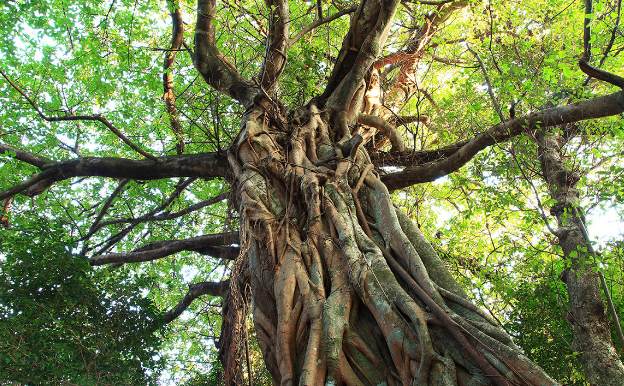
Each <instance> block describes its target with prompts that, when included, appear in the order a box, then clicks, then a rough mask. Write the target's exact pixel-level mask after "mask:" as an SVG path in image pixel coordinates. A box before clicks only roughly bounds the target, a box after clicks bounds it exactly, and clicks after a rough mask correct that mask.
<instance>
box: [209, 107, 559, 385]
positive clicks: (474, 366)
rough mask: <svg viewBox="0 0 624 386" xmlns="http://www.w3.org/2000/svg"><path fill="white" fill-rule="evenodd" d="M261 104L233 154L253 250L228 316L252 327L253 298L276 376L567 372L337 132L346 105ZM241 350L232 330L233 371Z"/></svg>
mask: <svg viewBox="0 0 624 386" xmlns="http://www.w3.org/2000/svg"><path fill="white" fill-rule="evenodd" d="M265 102H266V101H265ZM262 105H265V103H261V104H258V105H256V107H255V108H254V109H253V110H252V111H251V113H250V114H249V115H248V116H247V118H246V121H245V124H244V126H243V128H242V129H241V133H240V135H239V137H238V141H237V142H236V143H235V144H234V145H233V146H232V147H231V149H230V151H229V153H228V158H229V160H230V166H231V168H232V171H233V175H234V185H233V186H234V189H235V192H236V198H235V200H234V204H235V205H236V207H237V208H239V210H240V216H241V219H240V227H241V229H240V235H241V250H242V252H243V256H244V260H239V261H238V263H237V264H238V267H236V268H235V269H234V270H233V272H234V274H233V276H232V280H231V288H230V296H231V297H232V299H237V300H236V301H234V302H230V303H229V305H228V309H227V310H226V314H225V315H226V316H225V319H224V326H227V330H228V331H238V330H241V329H242V328H244V326H243V323H244V320H245V318H244V315H245V312H246V307H247V306H251V310H252V312H253V316H254V322H255V329H256V331H257V334H258V341H259V344H260V347H261V349H262V352H263V355H264V359H265V363H266V365H267V368H268V370H269V371H270V373H271V375H272V377H273V380H274V382H275V383H276V384H279V385H296V384H297V385H319V384H326V385H343V384H346V385H379V384H382V385H383V384H386V385H431V386H442V385H444V386H450V385H556V384H557V383H556V382H555V381H554V380H552V379H551V378H549V377H548V376H547V375H546V374H545V373H544V372H543V371H542V370H541V369H540V368H539V367H538V366H537V365H535V364H533V363H532V362H531V361H529V360H528V359H527V358H526V357H525V356H524V355H523V354H522V352H521V351H520V350H519V349H518V348H517V347H516V346H515V345H514V344H513V343H512V342H511V339H510V338H509V336H507V334H506V333H505V332H504V331H502V329H500V328H499V327H498V326H497V325H496V323H495V322H494V321H492V320H491V319H490V318H489V317H488V316H487V315H485V314H484V313H483V312H479V310H478V308H477V307H476V306H475V305H474V304H472V303H471V301H470V300H469V299H468V297H467V295H466V294H465V293H464V292H463V291H462V290H461V288H460V287H459V286H458V284H457V283H456V282H455V280H453V278H452V277H451V276H450V274H449V272H448V271H447V270H446V268H445V267H444V265H443V264H442V262H441V260H440V259H439V258H438V256H437V255H436V253H435V251H434V250H433V248H432V247H431V245H430V244H429V243H428V242H427V241H426V239H425V238H424V237H423V235H422V234H421V233H420V231H419V230H418V228H417V227H416V226H415V225H414V224H413V223H412V221H411V220H410V219H409V218H407V217H406V216H405V215H403V214H401V213H400V212H399V211H397V210H396V209H395V207H394V206H393V204H392V202H391V199H390V195H389V193H388V190H387V189H386V187H385V186H384V184H383V183H382V182H381V180H380V179H379V178H378V177H377V176H376V174H374V173H373V172H371V170H372V164H371V161H370V158H369V156H368V154H367V152H366V150H365V149H364V147H363V146H361V145H360V144H361V141H358V140H352V139H349V140H348V141H344V138H343V141H342V142H339V139H340V138H342V137H341V135H338V133H340V132H341V130H343V128H335V127H334V126H333V125H331V124H330V122H335V121H337V120H338V119H339V118H336V117H335V116H334V117H332V116H331V115H330V114H326V115H322V114H321V113H320V111H319V109H317V108H316V107H315V106H314V105H313V104H312V105H311V106H310V108H309V111H308V113H307V114H306V116H305V117H304V118H303V119H302V118H301V117H299V118H298V120H297V121H296V122H294V121H291V122H288V121H286V120H285V118H284V117H279V116H275V115H274V114H279V111H280V109H278V108H271V109H266V110H265V109H264V108H263V107H261V106H262ZM336 114H339V113H336ZM275 122H281V124H280V125H277V124H275ZM284 122H286V123H285V124H284ZM301 122H304V123H303V124H302V123H301ZM284 134H285V135H284ZM355 137H356V136H354V137H352V138H355ZM330 138H337V139H335V140H333V141H332V140H331V139H330ZM348 144H351V145H348ZM348 146H352V147H351V148H349V149H347V147H348ZM247 285H249V287H250V289H251V296H250V297H249V298H248V297H247V296H246V293H247V292H246V288H247ZM242 353H244V341H243V340H242V339H234V338H232V335H231V334H230V333H228V334H227V337H226V338H225V339H222V341H221V357H222V358H223V360H224V362H225V368H226V379H227V382H228V384H232V385H234V384H237V382H240V381H241V379H242V378H241V377H242V376H241V374H242V371H243V368H244V367H243V366H242V363H243V361H242V356H241V355H242Z"/></svg>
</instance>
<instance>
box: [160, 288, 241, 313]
mask: <svg viewBox="0 0 624 386" xmlns="http://www.w3.org/2000/svg"><path fill="white" fill-rule="evenodd" d="M228 288H230V281H229V280H225V281H221V282H209V281H203V282H201V283H196V284H189V290H188V292H187V293H186V295H185V296H184V297H183V298H182V300H180V301H179V302H178V304H176V306H175V307H173V308H172V309H171V310H169V311H167V312H166V313H165V314H164V322H165V323H171V322H172V321H173V320H175V319H176V318H177V317H178V316H180V315H181V314H182V312H184V310H186V309H187V308H188V307H189V306H190V305H191V303H192V302H193V300H195V299H197V298H198V297H200V296H203V295H210V296H222V295H223V292H225V291H227V289H228Z"/></svg>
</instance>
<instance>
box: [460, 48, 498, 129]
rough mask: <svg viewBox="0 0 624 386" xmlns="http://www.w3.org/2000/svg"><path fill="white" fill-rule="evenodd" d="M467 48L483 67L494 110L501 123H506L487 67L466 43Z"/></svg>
mask: <svg viewBox="0 0 624 386" xmlns="http://www.w3.org/2000/svg"><path fill="white" fill-rule="evenodd" d="M466 48H467V49H468V51H470V53H471V54H472V55H474V57H475V58H476V59H477V62H479V67H481V71H482V72H483V77H484V78H485V84H486V85H487V90H488V94H490V99H491V100H492V104H493V105H494V110H496V112H497V113H498V117H499V118H500V121H501V122H505V116H504V115H503V112H502V110H501V108H500V106H499V105H498V102H497V101H496V97H495V96H494V91H492V82H490V77H489V76H488V72H487V70H486V69H485V65H484V64H483V61H482V60H481V57H480V56H479V54H478V53H477V51H475V50H473V49H472V48H471V47H470V44H468V43H466Z"/></svg>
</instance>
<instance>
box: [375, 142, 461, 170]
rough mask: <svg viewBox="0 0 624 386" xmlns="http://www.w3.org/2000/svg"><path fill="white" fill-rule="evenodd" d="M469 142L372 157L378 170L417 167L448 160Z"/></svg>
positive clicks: (381, 153)
mask: <svg viewBox="0 0 624 386" xmlns="http://www.w3.org/2000/svg"><path fill="white" fill-rule="evenodd" d="M468 142H470V141H469V140H466V141H460V142H456V143H454V144H452V145H449V146H445V147H441V148H439V149H435V150H420V151H414V150H413V149H407V150H405V151H403V152H400V153H388V152H383V151H377V152H374V153H371V154H370V157H371V161H372V162H373V164H374V165H375V166H376V167H377V168H379V167H382V166H417V165H421V164H425V163H428V162H435V161H441V160H443V159H445V158H448V157H450V156H452V155H453V154H455V153H456V152H457V151H458V150H459V149H461V148H462V147H463V146H464V145H466V144H467V143H468Z"/></svg>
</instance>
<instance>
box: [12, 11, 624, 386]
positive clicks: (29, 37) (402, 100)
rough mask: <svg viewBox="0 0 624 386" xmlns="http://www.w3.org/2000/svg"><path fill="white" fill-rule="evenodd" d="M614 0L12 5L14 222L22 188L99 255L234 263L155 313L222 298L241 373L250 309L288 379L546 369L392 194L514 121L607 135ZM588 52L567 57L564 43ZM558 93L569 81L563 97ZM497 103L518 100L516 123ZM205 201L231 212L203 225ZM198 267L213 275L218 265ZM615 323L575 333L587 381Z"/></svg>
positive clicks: (525, 127) (536, 377)
mask: <svg viewBox="0 0 624 386" xmlns="http://www.w3.org/2000/svg"><path fill="white" fill-rule="evenodd" d="M619 8H620V4H619V2H604V3H599V4H596V7H595V8H594V10H593V11H592V12H590V11H589V10H591V9H592V8H591V2H588V4H587V12H585V13H583V9H580V8H577V7H576V6H574V5H573V4H572V5H569V4H559V3H558V2H544V3H539V4H538V3H535V2H532V3H530V4H528V3H526V4H525V3H524V2H517V3H514V4H513V5H508V4H507V3H504V4H503V3H501V4H499V3H492V2H489V3H488V4H482V3H477V2H475V3H472V2H468V1H461V0H460V1H415V2H407V1H405V2H400V1H397V0H387V1H383V2H376V1H370V0H363V1H361V2H360V3H358V4H356V5H351V4H347V3H343V2H340V1H336V2H332V3H331V4H328V3H325V4H324V3H323V2H320V1H318V2H317V3H316V4H312V3H305V2H300V3H293V4H290V3H289V2H288V1H284V0H270V1H266V2H265V3H263V4H258V3H255V2H242V1H241V2H234V3H229V2H227V1H226V2H223V3H221V2H219V3H217V2H216V0H199V1H198V2H197V4H186V3H183V2H177V1H173V0H172V1H169V2H167V4H166V7H165V5H164V4H158V3H147V2H146V3H139V2H116V1H113V2H111V3H110V4H108V5H107V6H104V5H102V4H99V3H91V2H81V3H77V4H72V3H69V2H64V1H59V2H58V3H55V4H53V5H49V4H47V3H46V4H38V3H21V2H9V3H7V7H6V10H5V11H4V13H3V15H2V20H3V26H5V27H3V29H4V31H3V34H2V39H3V48H2V55H3V59H4V64H3V68H2V72H1V73H0V74H1V75H2V76H3V78H4V82H3V84H2V87H3V88H2V90H3V95H4V96H5V97H4V99H3V105H4V109H3V113H2V118H1V119H2V125H3V126H2V127H3V129H2V133H0V135H1V136H2V137H0V138H2V142H1V143H0V152H2V154H4V157H5V159H10V160H7V161H6V162H4V164H3V166H2V170H1V172H2V173H3V176H6V177H5V178H4V179H3V181H2V188H3V189H4V191H3V192H2V193H0V200H4V201H3V202H4V205H3V208H4V211H5V212H4V214H3V219H4V220H3V224H4V226H5V227H7V229H8V228H9V227H10V226H11V223H12V221H13V220H12V219H14V218H20V215H21V214H22V213H25V212H24V211H25V210H27V209H29V208H30V207H33V208H34V207H36V208H39V209H38V210H39V211H40V213H39V214H40V215H41V216H54V217H56V218H59V217H58V216H61V217H62V218H63V219H64V221H65V222H66V228H67V230H68V232H72V233H73V234H77V235H79V239H80V243H81V254H83V255H84V256H87V257H88V259H89V261H90V263H91V265H93V266H104V265H107V266H110V267H114V268H119V267H120V266H128V265H133V264H134V263H141V262H155V261H157V260H158V261H160V260H161V259H163V258H169V257H170V256H175V255H176V254H182V258H185V259H187V260H188V259H199V258H200V257H199V256H201V255H207V256H212V257H213V258H215V259H221V261H230V260H232V261H233V263H232V264H229V263H227V264H226V265H227V266H228V270H229V272H230V273H229V278H227V280H222V281H201V282H196V283H193V284H191V285H190V286H189V289H188V293H187V294H186V295H185V296H184V297H183V298H182V299H181V300H180V301H179V302H178V303H177V305H176V306H174V307H172V308H171V309H169V310H168V311H167V312H166V313H165V314H164V320H165V322H172V321H173V320H175V319H176V318H178V317H180V315H182V313H183V312H184V310H185V309H187V308H188V307H189V305H190V304H191V303H192V302H194V301H196V300H197V299H198V298H200V297H202V296H206V295H212V296H221V297H223V320H222V323H221V331H222V333H221V336H220V339H219V349H220V357H221V359H222V362H223V365H224V373H225V379H226V382H227V383H228V384H242V383H243V376H244V375H243V369H244V365H243V358H244V356H245V355H244V353H245V351H246V349H245V341H246V339H245V336H246V317H247V314H248V312H249V311H250V309H251V313H252V315H253V319H254V327H255V330H256V333H257V338H258V343H259V345H260V348H261V350H262V352H263V357H264V361H265V364H266V366H267V369H268V370H269V372H270V373H271V376H272V378H273V381H274V382H275V383H277V384H281V385H294V384H302V385H308V384H323V383H325V384H327V385H337V384H348V385H362V384H374V385H378V384H387V385H395V384H404V385H408V384H418V385H477V384H494V385H515V384H518V385H550V384H552V385H554V384H557V382H556V381H555V380H553V379H552V378H550V377H549V376H548V375H547V374H546V373H545V372H544V371H543V370H541V369H540V368H539V366H537V365H535V364H534V363H533V362H531V361H530V360H529V359H528V358H527V357H526V356H524V355H523V354H522V352H521V350H520V349H519V348H518V347H517V346H516V345H515V344H514V342H513V341H512V340H511V338H510V337H509V335H508V334H507V333H506V332H505V331H504V330H503V329H501V328H500V326H499V324H498V323H497V322H496V321H495V320H493V318H492V317H491V316H490V315H489V314H487V313H485V312H484V311H482V310H481V309H480V308H478V307H476V306H475V305H474V304H473V303H472V302H471V300H470V299H469V296H468V294H467V293H466V292H465V291H464V290H463V289H462V288H461V287H460V286H459V284H458V283H457V282H456V280H455V279H454V278H453V276H452V275H451V274H450V273H449V271H448V270H447V268H446V267H445V264H444V262H443V261H442V260H441V259H440V257H439V255H438V254H437V253H436V250H435V249H434V248H433V246H432V245H431V244H430V243H429V241H428V240H427V239H426V237H425V236H424V235H423V233H422V232H421V230H420V229H419V228H418V226H417V225H416V224H415V223H414V222H413V221H412V220H411V219H410V218H409V217H408V216H407V215H405V214H404V213H403V212H402V211H401V210H399V209H397V208H396V207H395V206H394V204H393V202H392V200H391V194H390V192H393V191H400V190H402V189H404V188H407V187H410V186H412V185H415V184H424V183H428V182H431V181H434V180H436V179H438V178H440V177H443V176H446V175H449V174H451V173H455V172H457V171H458V170H460V169H461V168H462V167H463V166H465V165H466V164H468V163H469V162H471V161H472V160H473V159H474V158H475V157H477V158H478V157H480V156H481V155H482V154H484V151H488V149H490V148H491V147H492V146H494V145H500V144H503V143H505V142H506V141H509V140H511V139H514V138H517V137H520V136H530V135H532V136H533V137H535V138H536V140H537V143H538V144H539V145H540V146H541V148H542V149H543V148H545V147H547V145H546V144H545V142H544V138H546V137H545V136H547V135H549V134H544V133H548V132H549V130H551V128H556V127H564V126H565V125H573V124H576V123H577V122H581V121H586V120H595V121H596V122H598V124H600V125H605V126H606V125H611V126H612V127H613V128H614V129H613V131H614V133H616V134H617V130H621V129H619V128H621V127H622V122H621V120H619V119H618V116H619V115H621V114H622V112H624V93H623V92H622V91H615V92H614V91H613V89H614V88H615V87H619V88H621V87H624V81H623V80H622V78H621V77H620V76H618V75H617V74H616V73H615V72H617V71H621V70H620V69H621V68H623V67H622V66H619V67H618V64H621V58H618V54H619V53H620V52H621V48H617V47H619V46H618V45H621V44H622V36H621V33H620V32H619V29H618V26H619ZM165 9H166V10H168V12H169V16H170V20H169V22H170V25H171V29H170V30H169V31H165V28H164V25H165V24H164V23H163V22H162V21H163V19H162V18H161V16H162V15H163V13H164V12H166V11H165ZM330 14H331V15H330ZM347 15H348V17H347ZM518 15H519V16H518ZM584 15H585V16H584ZM583 17H585V18H586V19H585V22H584V23H583V21H582V20H583ZM191 19H192V22H188V20H191ZM598 20H599V21H600V23H601V24H600V23H598V22H594V21H598ZM591 25H596V26H597V27H596V29H597V30H598V33H596V31H594V34H593V35H592V34H591V30H590V28H589V27H590V26H591ZM582 28H583V31H584V35H583V38H581V35H582V34H581V33H580V31H581V30H582ZM601 31H602V32H608V34H606V33H603V34H600V33H599V32H601ZM304 42H305V43H304ZM614 50H615V51H614ZM581 51H582V52H583V53H584V54H583V55H582V56H581V60H580V61H579V62H578V66H577V61H576V60H574V61H573V63H567V62H566V61H570V62H571V61H572V60H571V58H574V56H575V55H578V54H580V53H581ZM479 52H481V53H479ZM484 52H485V53H486V56H484V57H485V58H486V61H484V60H483V58H482V57H481V55H483V53H484ZM495 52H496V54H495ZM593 52H600V53H603V54H602V56H601V57H600V60H598V61H596V60H595V59H594V60H593V61H592V57H591V55H590V53H593ZM225 53H228V55H226V54H225ZM157 55H162V56H164V64H163V65H162V66H161V65H157V64H156V58H157V57H158V56H157ZM497 57H498V58H505V59H506V60H505V61H497ZM557 60H558V61H557ZM176 61H177V62H178V66H177V67H176ZM470 63H472V65H471V64H470ZM191 64H192V67H191ZM603 67H604V68H608V69H609V71H607V70H604V69H602V68H603ZM176 68H179V70H177V69H176ZM475 70H476V71H475ZM492 71H496V75H495V76H494V75H492V74H491V73H492ZM581 71H582V72H581ZM583 73H585V74H587V75H588V76H589V77H585V76H584V75H583ZM174 75H175V76H174ZM590 78H591V79H590ZM157 79H161V81H157ZM585 79H587V81H585ZM449 80H450V81H449ZM174 81H176V82H177V83H175V82H174ZM445 85H447V86H450V89H449V90H447V91H438V88H440V87H442V86H445ZM207 86H209V87H210V88H207ZM614 86H615V87H614ZM562 89H563V90H564V91H565V92H566V93H568V94H569V95H571V98H569V99H571V100H570V101H569V103H567V104H561V105H559V106H555V103H554V102H556V101H555V99H556V98H555V95H554V94H555V92H557V91H561V90H562ZM598 95H601V96H598ZM160 97H162V99H163V102H164V103H161V102H160V101H158V99H160ZM499 100H506V101H510V102H511V108H510V110H509V115H510V117H509V118H507V116H506V114H504V113H503V111H502V109H501V107H500V104H499ZM548 103H550V104H548ZM489 104H491V105H492V107H491V108H486V107H484V106H487V105H489ZM523 109H524V110H525V111H526V113H525V114H521V111H522V110H523ZM421 110H422V113H421ZM403 111H409V112H410V113H409V114H403ZM425 112H427V114H425ZM592 122H593V121H592ZM536 133H539V134H537V135H536ZM434 136H435V138H433V139H432V137H434ZM409 141H411V142H412V143H409ZM534 142H535V141H534ZM542 151H544V150H542ZM546 151H547V150H546ZM484 158H486V157H484ZM484 158H480V161H481V162H486V161H484ZM551 165H552V164H551ZM550 167H551V166H545V167H544V174H545V177H546V180H547V182H548V183H549V184H550V185H549V186H553V187H554V186H556V188H557V189H556V190H555V189H554V188H553V189H552V194H553V195H554V196H555V200H557V201H559V197H558V196H557V195H558V194H560V193H561V187H562V186H564V187H566V188H569V185H570V184H569V183H568V182H566V181H568V180H566V179H564V180H561V179H559V180H557V181H558V182H559V183H560V185H558V186H557V185H553V184H552V183H551V181H553V180H552V179H551V178H550V176H549V173H550V172H551V169H549V168H550ZM76 178H81V179H79V180H76ZM70 181H71V182H70ZM111 181H115V182H114V184H112V183H111ZM561 184H563V185H561ZM225 186H229V187H230V188H229V190H228V189H226V188H224V187H225ZM166 192H169V193H166ZM101 195H105V197H104V198H102V199H101V200H100V199H99V197H101ZM27 197H30V199H28V198H27ZM226 198H227V200H228V205H229V206H228V207H227V208H225V207H223V206H221V207H220V208H219V207H218V205H219V204H220V203H222V202H223V200H225V199H226ZM10 200H13V201H10ZM557 204H559V206H561V205H562V203H561V202H557ZM563 205H564V206H565V207H566V208H576V206H575V205H576V202H572V201H566V202H565V203H563ZM211 206H217V208H218V209H214V210H215V211H216V212H217V213H221V214H222V218H221V219H220V220H219V221H213V222H207V223H200V221H201V219H202V216H205V215H206V214H207V212H206V211H207V208H210V207H211ZM148 207H151V208H152V209H151V210H147V211H146V210H145V208H148ZM570 210H571V209H570ZM59 211H63V212H64V214H62V215H61V214H59ZM138 211H140V212H141V213H143V214H140V213H137V212H138ZM61 213H62V212H61ZM557 213H558V212H557ZM562 213H563V212H562ZM566 213H571V212H569V211H568V212H566ZM569 218H570V217H568V218H566V219H561V218H559V220H560V226H564V227H565V226H566V224H567V222H566V221H573V222H575V224H578V226H577V228H578V229H581V226H582V224H581V223H580V222H578V221H579V220H578V219H579V218H580V217H579V215H578V214H575V215H574V216H572V217H571V218H572V219H573V220H569ZM18 222H19V221H18ZM160 224H164V225H160ZM198 224H199V225H198ZM7 232H10V230H7ZM560 234H561V233H560ZM574 234H575V235H578V232H576V233H574ZM139 243H141V244H142V245H140V246H139V245H138V244H139ZM562 246H563V250H564V253H565V256H566V257H568V258H570V259H572V260H571V261H572V262H573V263H574V264H576V262H577V260H574V259H575V256H572V251H573V250H575V248H576V249H578V247H579V246H581V247H582V248H586V249H587V248H590V247H591V246H590V245H589V244H588V240H587V238H584V239H582V240H580V241H579V240H578V239H575V241H574V245H573V247H572V248H568V247H567V246H564V245H562ZM189 252H190V253H191V254H188V253H189ZM184 253H187V254H186V255H184ZM157 264H160V262H158V263H157ZM176 265H178V263H176V262H175V261H173V262H171V263H163V264H161V265H159V266H158V267H159V269H163V268H165V269H166V268H168V269H171V270H172V272H180V271H181V268H179V267H177V268H175V266H176ZM208 266H209V269H208V271H212V272H214V268H215V267H214V260H213V261H212V263H206V265H205V266H204V267H208ZM589 266H590V265H589ZM575 267H577V265H575ZM579 267H580V266H579ZM135 269H141V268H135ZM145 269H150V268H145ZM574 269H575V270H577V268H574ZM587 269H588V268H585V266H584V265H583V266H582V267H580V268H579V269H578V270H577V272H579V274H580V276H581V277H582V276H583V275H584V274H585V272H587ZM161 275H166V273H163V272H162V271H161ZM590 276H592V277H593V275H590ZM224 279H225V278H224ZM593 283H595V281H594V282H593ZM568 284H569V279H568ZM590 290H591V291H593V292H591V293H590V292H586V294H589V295H590V296H592V297H593V299H594V300H596V301H597V303H599V304H602V302H601V301H600V299H601V297H600V293H599V292H597V291H599V288H598V287H596V286H595V285H594V286H593V287H591V288H590ZM569 294H570V301H571V307H572V309H571V312H572V313H574V312H577V311H579V310H581V311H583V315H585V316H583V317H585V318H587V320H595V319H596V318H602V319H600V320H602V321H604V322H606V319H605V317H604V307H603V308H601V307H600V306H595V307H587V306H586V304H584V303H582V302H578V303H575V302H574V300H573V295H574V294H579V292H578V291H575V290H570V291H569ZM575 315H580V314H575ZM578 322H585V321H578ZM601 323H602V322H601ZM604 331H605V330H604V329H602V330H601V331H600V333H599V334H598V333H596V332H597V331H586V330H584V331H583V333H589V338H588V342H589V343H590V346H588V347H585V348H584V349H585V350H588V351H591V352H595V353H605V356H604V358H608V362H603V365H601V366H596V360H595V359H596V358H595V357H592V356H589V355H581V356H580V357H579V359H580V360H581V361H582V363H583V365H584V369H585V372H586V375H587V378H588V379H589V380H590V381H591V382H592V383H593V384H604V382H608V383H610V384H613V385H619V384H624V383H623V382H624V367H623V366H622V363H621V360H620V359H619V358H618V356H617V355H616V352H615V349H614V347H613V344H612V342H611V340H610V336H609V334H607V333H604ZM576 333H579V332H578V331H577V330H575V334H576ZM607 354H608V355H607ZM603 367H608V372H605V371H604V368H603Z"/></svg>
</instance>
